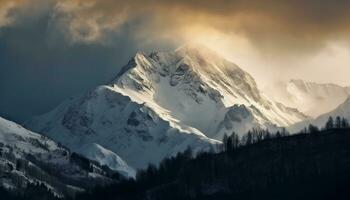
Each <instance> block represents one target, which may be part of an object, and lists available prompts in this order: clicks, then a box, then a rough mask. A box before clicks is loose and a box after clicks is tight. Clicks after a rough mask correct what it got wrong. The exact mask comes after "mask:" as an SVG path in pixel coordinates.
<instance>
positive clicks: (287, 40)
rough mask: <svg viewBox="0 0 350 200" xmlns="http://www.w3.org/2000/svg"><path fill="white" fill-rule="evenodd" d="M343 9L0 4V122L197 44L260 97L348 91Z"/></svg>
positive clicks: (253, 1)
mask: <svg viewBox="0 0 350 200" xmlns="http://www.w3.org/2000/svg"><path fill="white" fill-rule="evenodd" d="M349 9H350V1H347V0H333V1H325V0H308V1H301V0H293V1H289V0H280V1H275V0H265V1H261V0H250V1H244V0H230V1H229V0H202V1H200V3H199V1H195V0H178V1H172V0H162V1H154V0H143V1H140V0H133V1H120V0H1V1H0V116H3V117H6V118H8V119H11V120H14V121H17V122H23V121H24V120H27V119H29V118H30V117H32V116H34V115H39V114H42V113H45V112H47V111H49V110H50V109H52V108H54V107H55V106H56V105H57V104H59V103H60V102H62V101H63V100H64V99H66V98H68V97H70V96H73V95H75V94H77V93H82V92H84V91H87V90H89V89H91V88H93V87H95V86H97V85H99V84H103V83H106V82H108V80H110V79H111V78H112V77H113V76H115V74H117V73H118V71H119V70H120V68H121V67H122V66H124V65H125V64H126V63H127V62H128V60H129V59H130V58H131V57H132V56H133V55H134V54H135V53H136V52H137V51H143V52H146V53H147V52H152V51H169V50H172V49H175V48H176V47H178V46H181V45H183V44H186V43H189V42H196V43H202V44H204V45H206V46H208V47H209V48H212V49H214V50H215V51H217V52H218V53H219V54H221V55H223V56H224V57H225V58H227V59H228V60H231V61H233V62H235V63H236V64H238V65H239V66H240V67H241V68H242V69H244V70H246V71H248V72H249V73H250V74H251V75H253V77H254V78H255V79H256V81H257V82H258V85H259V87H260V88H261V89H263V90H266V91H268V90H269V89H270V88H273V87H275V86H276V85H279V84H280V82H281V81H282V82H286V81H288V80H289V79H304V80H307V81H313V82H320V83H327V82H332V83H336V84H339V85H344V86H345V85H350V79H349V78H348V75H349V74H350V67H349V66H348V65H349V63H350V34H349V33H350V12H348V11H349Z"/></svg>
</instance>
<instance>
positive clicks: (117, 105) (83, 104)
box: [31, 86, 217, 168]
mask: <svg viewBox="0 0 350 200" xmlns="http://www.w3.org/2000/svg"><path fill="white" fill-rule="evenodd" d="M66 105H67V104H63V105H61V106H60V107H58V108H57V109H55V110H54V111H52V112H50V113H48V114H46V115H44V116H42V117H40V119H39V120H38V119H37V120H33V123H31V127H32V128H33V129H34V130H38V131H40V132H41V133H45V134H47V135H49V136H50V137H52V138H54V139H55V140H56V141H59V142H62V143H63V144H65V145H67V146H69V147H70V148H71V149H72V150H73V151H77V152H79V153H81V154H83V155H86V156H87V157H89V156H90V155H91V149H87V148H81V147H82V146H85V145H86V144H97V145H100V146H103V148H105V149H107V150H109V151H112V152H114V153H116V154H117V155H118V156H120V158H122V159H123V160H125V161H126V162H127V164H129V165H131V166H132V167H135V168H141V167H146V166H147V165H148V164H149V163H158V162H159V161H161V160H162V159H163V158H164V157H166V156H172V155H175V154H176V153H177V152H179V151H183V150H185V149H186V148H187V147H188V146H191V147H192V148H193V150H194V151H200V150H209V149H211V148H213V145H214V144H216V143H217V142H216V141H215V140H211V139H209V138H207V137H206V136H204V135H203V134H202V133H200V132H199V131H198V130H195V129H193V128H191V127H186V126H183V127H179V126H177V125H176V124H175V123H171V122H168V121H165V120H163V119H162V118H160V117H159V116H158V114H157V113H156V112H154V111H153V110H152V109H151V108H149V107H147V106H146V105H145V104H138V103H135V102H133V101H131V99H130V98H129V97H127V96H123V95H121V94H120V93H118V92H116V91H114V90H113V88H111V87H109V86H100V87H98V88H96V89H95V90H93V91H91V92H89V93H88V94H87V95H85V96H82V97H78V98H76V99H72V100H71V102H69V103H68V105H69V106H66Z"/></svg>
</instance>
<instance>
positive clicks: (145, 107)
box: [27, 45, 306, 168]
mask: <svg viewBox="0 0 350 200" xmlns="http://www.w3.org/2000/svg"><path fill="white" fill-rule="evenodd" d="M305 118H306V116H305V115H303V114H302V113H300V112H299V111H298V110H296V109H292V108H289V107H286V106H284V105H283V104H281V103H277V102H274V101H272V100H270V99H269V98H267V97H265V96H264V95H262V94H261V92H260V91H259V89H258V87H257V85H256V82H255V80H254V79H253V77H252V76H251V75H249V74H248V73H247V72H245V71H244V70H242V69H241V68H239V67H238V66H237V65H236V64H234V63H232V62H230V61H228V60H226V59H224V58H222V57H220V56H219V55H218V54H217V53H215V52H214V51H212V50H210V49H208V48H207V47H203V46H200V45H185V46H183V47H180V48H178V49H177V50H175V51H172V52H154V53H151V54H149V55H145V54H143V53H137V54H136V55H135V56H134V57H133V58H132V59H131V60H130V61H129V62H128V64H127V65H126V66H125V67H123V68H122V69H121V70H120V72H119V73H118V75H117V76H116V77H115V78H114V79H113V80H112V81H110V82H109V83H108V84H106V85H102V86H99V87H97V88H96V89H94V90H92V91H90V92H88V93H87V94H84V95H81V96H77V97H75V98H73V99H70V100H68V101H66V102H64V103H62V104H61V105H59V106H58V107H57V108H56V109H54V110H53V111H51V112H49V113H47V114H44V115H42V116H39V117H36V118H34V119H33V120H31V121H30V122H28V123H27V126H29V127H30V128H32V129H33V130H35V131H37V132H41V133H43V134H46V135H49V136H50V137H52V138H54V139H56V140H57V141H60V142H62V143H63V144H65V145H66V146H68V147H70V148H72V149H73V150H74V151H78V152H80V153H82V154H84V155H86V156H88V157H89V155H91V152H89V154H87V150H86V149H85V148H82V147H83V146H85V145H87V144H90V143H91V144H98V145H99V146H101V147H103V148H105V149H106V150H108V151H110V152H113V153H115V154H116V155H118V156H120V158H121V159H123V160H125V161H126V163H128V164H129V165H131V166H132V167H134V168H144V167H146V166H147V165H148V163H158V162H159V161H161V160H162V159H163V158H164V157H168V156H172V155H175V154H176V153H177V152H179V151H184V150H185V149H186V148H187V147H188V146H190V147H191V148H192V149H193V150H194V151H195V152H199V151H208V150H211V149H213V150H214V149H215V147H216V144H218V143H220V142H219V141H218V140H221V139H222V137H223V135H224V134H225V133H227V134H231V133H232V132H233V131H235V132H237V133H239V134H243V133H245V132H246V131H248V130H249V129H251V128H254V127H260V128H270V129H277V128H278V127H280V126H287V125H290V124H293V123H295V122H298V121H301V120H303V119H305ZM91 159H93V158H91Z"/></svg>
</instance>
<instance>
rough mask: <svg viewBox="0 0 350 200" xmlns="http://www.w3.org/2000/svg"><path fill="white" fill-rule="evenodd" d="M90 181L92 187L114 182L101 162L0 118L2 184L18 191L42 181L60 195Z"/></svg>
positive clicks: (0, 182) (0, 170)
mask: <svg viewBox="0 0 350 200" xmlns="http://www.w3.org/2000/svg"><path fill="white" fill-rule="evenodd" d="M81 160H84V161H85V164H88V165H89V168H90V169H86V168H84V166H83V165H82V164H81V163H79V162H80V161H81ZM95 177H97V178H95ZM87 180H89V181H91V187H92V186H94V185H96V184H100V183H108V182H113V180H112V179H111V178H109V177H108V176H107V172H105V171H104V170H103V169H102V168H101V167H100V166H99V165H95V164H94V163H90V162H89V161H88V160H87V159H85V158H83V157H79V156H78V155H72V154H70V152H69V150H67V149H66V148H64V147H62V146H60V145H58V144H57V143H55V142H53V141H52V140H50V139H48V138H47V137H44V136H43V135H39V134H36V133H34V132H31V131H29V130H27V129H25V128H23V127H22V126H20V125H18V124H16V123H13V122H10V121H8V120H5V119H3V118H1V117H0V187H4V188H7V189H10V190H12V191H13V190H14V191H15V190H20V189H23V188H26V187H27V186H28V184H39V183H40V184H44V185H45V186H46V187H47V188H49V189H50V190H51V192H52V193H53V194H55V195H56V196H59V197H61V196H63V195H67V194H72V193H75V192H77V191H80V190H83V189H86V186H87V185H88V184H86V183H84V181H87ZM71 184H74V187H73V185H71Z"/></svg>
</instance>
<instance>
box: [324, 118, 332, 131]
mask: <svg viewBox="0 0 350 200" xmlns="http://www.w3.org/2000/svg"><path fill="white" fill-rule="evenodd" d="M325 128H326V130H331V129H333V128H334V120H333V117H332V116H330V117H329V118H328V121H327V123H326V127H325Z"/></svg>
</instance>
